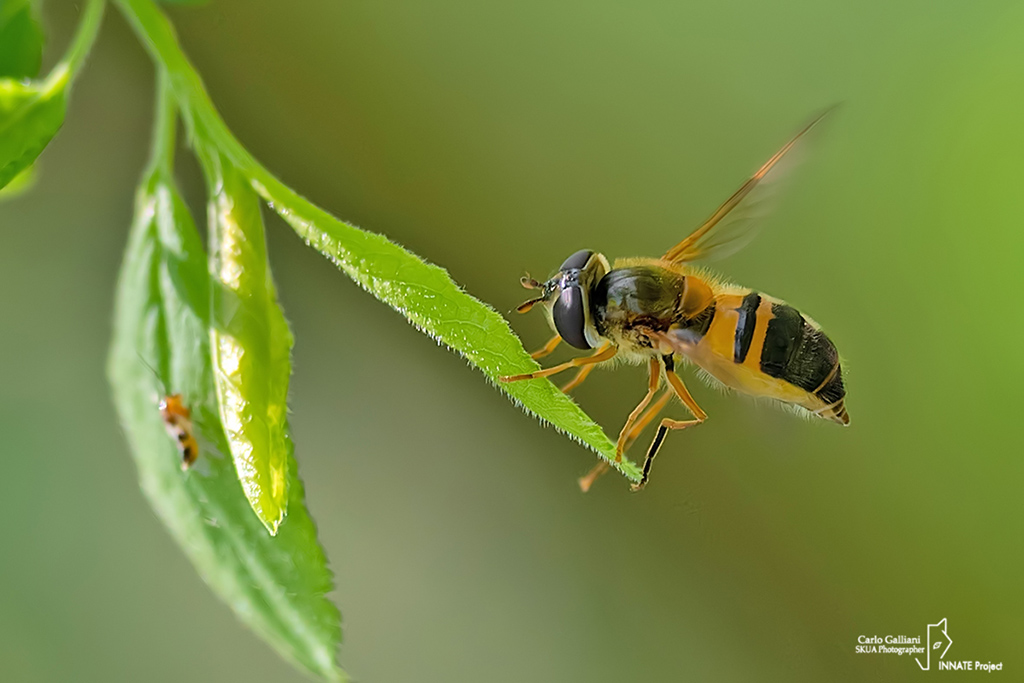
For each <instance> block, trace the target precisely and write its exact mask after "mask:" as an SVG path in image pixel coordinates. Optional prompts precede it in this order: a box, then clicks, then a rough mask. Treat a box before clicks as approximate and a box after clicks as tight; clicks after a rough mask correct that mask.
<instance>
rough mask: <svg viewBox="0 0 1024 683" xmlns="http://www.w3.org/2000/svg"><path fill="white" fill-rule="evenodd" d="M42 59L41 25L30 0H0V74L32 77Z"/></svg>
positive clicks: (36, 72) (37, 70) (17, 77)
mask: <svg viewBox="0 0 1024 683" xmlns="http://www.w3.org/2000/svg"><path fill="white" fill-rule="evenodd" d="M42 60H43V29H42V27H41V26H40V24H39V16H38V13H37V12H36V8H35V5H34V3H32V2H30V0H0V77H6V78H14V79H24V78H35V77H36V75H37V74H38V73H39V65H40V64H41V63H42Z"/></svg>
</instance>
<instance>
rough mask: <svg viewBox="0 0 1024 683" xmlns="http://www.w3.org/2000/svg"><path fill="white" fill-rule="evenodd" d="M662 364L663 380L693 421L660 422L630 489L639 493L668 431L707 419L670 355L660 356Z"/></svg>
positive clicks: (664, 420)
mask: <svg viewBox="0 0 1024 683" xmlns="http://www.w3.org/2000/svg"><path fill="white" fill-rule="evenodd" d="M661 361H662V363H663V364H664V366H665V378H666V379H667V380H668V383H669V385H671V387H672V390H673V392H674V393H675V395H676V396H678V397H679V400H680V401H682V402H683V403H684V404H685V405H686V407H687V408H688V409H689V410H690V412H691V413H693V416H694V419H693V420H673V419H671V418H667V417H666V418H665V419H663V420H662V421H661V424H660V425H659V426H658V432H657V433H656V434H655V435H654V441H652V442H651V446H650V448H648V449H647V457H646V458H644V470H643V475H642V476H641V477H640V483H639V484H633V485H632V486H631V487H630V488H632V489H633V490H634V491H639V490H640V489H642V488H643V487H644V486H646V485H647V481H648V480H649V479H650V477H651V465H652V464H654V456H656V455H658V450H659V449H660V448H661V444H662V442H664V441H665V436H666V435H667V434H668V430H670V429H686V428H687V427H692V426H693V425H699V424H700V423H701V422H703V421H704V420H706V419H707V418H708V414H707V413H705V412H704V411H703V409H701V407H700V406H699V405H697V402H696V401H694V400H693V396H691V395H690V392H689V390H687V388H686V385H685V384H683V380H681V379H679V375H677V374H676V373H675V360H674V359H673V358H672V356H671V355H666V356H662V359H661Z"/></svg>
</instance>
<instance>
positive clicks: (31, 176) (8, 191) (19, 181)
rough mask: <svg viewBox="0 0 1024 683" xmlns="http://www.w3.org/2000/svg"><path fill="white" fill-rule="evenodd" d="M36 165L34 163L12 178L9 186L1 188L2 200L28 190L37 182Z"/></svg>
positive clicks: (0, 197)
mask: <svg viewBox="0 0 1024 683" xmlns="http://www.w3.org/2000/svg"><path fill="white" fill-rule="evenodd" d="M36 175H37V174H36V165H35V164H32V165H31V166H29V167H28V168H26V169H25V170H23V171H22V172H21V173H19V174H18V175H16V176H14V177H13V178H11V181H10V182H9V183H7V186H6V187H4V188H3V189H0V201H3V200H5V199H11V198H12V197H17V196H18V195H20V194H23V193H25V192H28V191H29V190H31V189H32V186H33V185H35V184H36Z"/></svg>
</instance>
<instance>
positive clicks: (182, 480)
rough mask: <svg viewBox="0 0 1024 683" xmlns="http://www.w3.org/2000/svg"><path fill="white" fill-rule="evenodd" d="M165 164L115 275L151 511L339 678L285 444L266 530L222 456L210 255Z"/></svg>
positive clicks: (316, 557) (135, 435) (122, 366)
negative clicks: (275, 516) (189, 438)
mask: <svg viewBox="0 0 1024 683" xmlns="http://www.w3.org/2000/svg"><path fill="white" fill-rule="evenodd" d="M167 166H169V164H168V165H164V167H163V168H159V167H158V168H154V169H152V170H151V171H150V172H149V173H148V174H147V177H146V179H145V180H144V181H143V183H142V185H141V187H140V188H139V193H138V197H137V200H136V215H135V219H134V223H133V225H132V229H131V234H130V236H129V241H128V246H127V250H126V253H125V258H124V263H123V264H122V268H121V273H120V277H119V282H118V290H117V302H116V311H115V326H114V339H113V344H112V346H111V352H110V358H109V362H108V375H109V377H110V381H111V385H112V387H113V390H114V399H115V403H116V405H117V409H118V413H119V414H120V416H121V420H122V422H123V424H124V428H125V431H126V433H127V435H128V439H129V442H130V444H131V447H132V455H133V456H134V458H135V462H136V465H137V466H138V470H139V478H140V482H141V485H142V489H143V491H144V493H145V494H146V497H147V498H148V499H149V501H150V504H151V505H152V506H153V509H154V510H155V511H156V512H157V514H158V515H159V517H160V519H161V520H162V521H163V522H164V524H165V525H166V526H167V528H168V530H169V531H170V532H171V534H172V535H173V536H174V538H175V540H176V541H177V542H178V544H179V545H180V546H181V548H182V550H183V551H184V552H185V553H186V554H187V555H188V557H189V559H190V560H191V561H192V563H193V565H194V566H195V567H196V570H197V571H198V572H199V574H200V575H201V576H202V577H203V579H204V580H205V581H206V583H207V584H208V585H209V586H210V588H211V589H212V590H213V591H214V592H215V593H216V594H217V595H218V596H219V597H220V598H221V599H222V600H224V602H226V603H227V604H228V605H229V606H230V607H231V608H232V609H233V610H234V611H235V613H236V614H237V616H238V617H239V619H241V620H242V621H243V622H245V623H246V624H247V625H248V626H249V627H250V628H252V629H253V630H254V631H256V632H257V633H258V634H259V635H260V636H261V637H262V638H264V639H265V640H266V641H267V642H269V643H270V644H271V645H272V646H273V647H274V648H275V649H277V650H278V652H280V653H281V654H282V655H283V656H284V657H285V658H287V659H289V660H290V661H292V662H293V663H294V664H296V665H297V666H299V667H300V668H302V669H304V670H306V671H308V672H309V673H311V674H313V675H315V676H318V677H320V678H322V679H325V680H331V681H340V680H345V678H346V677H345V675H344V673H343V672H342V671H341V670H340V669H339V668H338V666H337V664H336V661H335V657H336V653H337V649H338V646H339V645H340V642H341V627H340V616H339V614H338V610H337V608H336V607H335V606H334V605H333V604H332V603H331V602H330V601H329V600H328V599H327V598H326V594H327V593H328V592H329V591H330V590H331V589H332V576H331V573H330V571H329V570H328V568H327V562H326V558H325V556H324V553H323V550H322V548H321V547H320V545H319V543H318V541H317V537H316V528H315V526H314V524H313V521H312V520H311V519H310V517H309V514H308V512H307V511H306V507H305V503H304V491H303V486H302V482H301V480H300V479H299V477H298V473H297V469H296V464H295V461H294V458H293V457H292V453H291V450H290V442H289V449H288V451H287V452H286V454H285V457H286V458H287V460H288V461H289V465H288V467H287V470H288V477H289V481H288V485H287V491H288V509H289V515H288V520H287V523H286V524H284V525H282V526H281V529H280V531H279V533H278V534H277V536H276V537H271V536H269V535H268V534H267V533H266V531H265V530H264V528H263V525H262V524H261V523H260V521H259V520H258V519H257V518H256V516H255V515H253V514H252V509H251V508H250V506H249V502H248V501H247V499H246V497H245V495H244V494H243V492H242V489H241V487H240V486H239V483H238V477H237V475H236V472H235V466H234V464H233V462H232V461H231V459H230V457H229V456H228V452H229V449H228V444H227V439H226V437H225V436H224V430H223V427H222V424H221V422H220V417H219V410H218V405H217V398H216V390H215V388H214V380H213V366H212V364H211V362H210V336H209V332H208V329H209V319H208V311H209V274H208V272H207V263H206V255H205V253H204V251H203V247H202V244H201V241H200V239H199V235H198V233H197V232H196V229H195V226H194V224H193V222H192V218H191V216H190V215H189V212H188V209H187V208H186V206H185V204H184V203H183V202H182V200H181V198H180V196H179V195H178V193H177V191H176V189H175V188H174V185H173V183H172V181H171V180H170V175H169V171H167V170H166V167H167ZM167 393H180V394H181V395H182V397H183V401H184V403H185V404H186V405H187V406H188V407H189V408H190V409H191V411H192V417H193V426H194V429H195V433H196V436H197V438H198V439H199V443H200V456H199V460H198V461H197V462H196V464H195V465H193V467H192V469H191V470H189V471H187V472H183V471H182V470H181V467H180V462H181V458H180V455H179V452H178V448H177V445H176V443H175V441H174V439H173V438H172V437H171V436H169V435H168V433H167V432H166V430H165V428H164V424H163V422H162V420H161V418H160V415H159V412H158V410H157V400H158V398H159V397H160V396H162V395H164V394H167Z"/></svg>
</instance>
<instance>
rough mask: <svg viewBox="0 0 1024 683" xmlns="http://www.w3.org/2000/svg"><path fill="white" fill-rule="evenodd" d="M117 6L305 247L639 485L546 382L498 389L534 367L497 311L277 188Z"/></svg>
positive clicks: (140, 6)
mask: <svg viewBox="0 0 1024 683" xmlns="http://www.w3.org/2000/svg"><path fill="white" fill-rule="evenodd" d="M116 2H117V4H118V5H119V6H120V7H121V9H122V11H123V12H124V15H125V17H126V18H127V19H128V22H129V23H130V24H131V25H132V27H133V28H134V29H135V31H136V32H137V33H138V35H139V37H140V38H141V39H142V41H143V42H144V44H145V45H146V48H147V49H148V50H149V51H150V53H151V54H152V55H153V58H154V59H155V60H156V61H157V62H158V63H159V64H160V65H161V66H162V68H166V69H167V70H168V72H169V74H170V78H171V82H172V87H173V88H174V95H175V97H176V98H177V101H178V103H179V104H180V105H181V107H182V112H183V119H184V120H185V123H186V125H187V126H188V127H189V130H190V132H191V134H192V136H193V138H194V139H196V140H197V141H201V144H203V145H206V146H209V147H210V148H216V149H217V150H219V151H220V152H221V153H222V154H224V155H226V156H227V157H228V158H229V159H230V160H231V162H233V163H234V165H235V167H236V168H237V169H238V170H239V171H241V172H242V173H243V174H244V175H245V176H246V177H248V178H249V179H250V180H251V181H252V184H253V187H254V188H255V189H256V191H257V192H258V193H259V194H260V195H261V196H262V197H263V198H264V199H265V200H267V202H269V203H270V205H271V207H272V208H273V209H274V210H275V211H277V212H278V213H279V214H280V215H281V216H282V217H283V218H284V219H285V220H286V221H287V222H288V223H289V224H290V225H291V226H292V228H294V229H295V231H296V232H297V233H298V234H299V235H301V236H302V237H303V238H304V239H305V240H306V241H307V242H308V243H309V244H310V245H311V246H313V247H314V248H315V249H317V250H318V251H320V252H321V253H322V254H324V255H325V256H327V257H328V258H330V259H331V260H332V261H334V262H335V263H336V264H337V265H338V267H339V268H341V269H342V270H343V271H344V272H345V273H346V274H348V275H349V276H350V277H352V279H354V280H355V281H356V282H358V283H359V284H361V285H362V286H363V287H364V288H365V289H366V290H367V291H369V292H370V293H372V294H373V295H374V296H376V297H377V298H379V299H380V300H381V301H384V302H386V303H387V304H389V305H390V306H392V307H393V308H394V309H395V310H397V311H399V312H400V313H401V314H402V315H404V316H406V317H407V318H408V319H409V320H410V322H412V323H413V324H414V325H416V326H417V327H418V328H419V329H421V330H423V331H424V332H425V333H427V334H429V335H430V336H432V337H433V338H434V339H436V340H438V341H439V342H441V343H443V344H445V345H446V346H448V347H449V348H451V349H453V350H455V351H456V352H458V353H460V354H462V355H463V356H465V357H466V358H468V359H469V360H470V362H472V363H473V364H474V365H476V366H477V367H479V368H480V369H481V370H482V371H483V372H484V374H485V375H486V376H487V377H488V378H489V379H490V380H491V381H493V382H495V383H496V384H497V386H498V387H499V388H500V389H501V391H503V392H505V393H506V394H507V395H508V396H510V397H511V398H512V400H513V401H514V402H516V403H517V404H518V405H520V406H521V407H522V408H523V409H524V410H526V411H527V412H529V413H531V414H533V415H535V416H537V417H539V418H540V419H541V420H543V421H545V422H548V423H550V424H551V425H553V426H554V427H555V428H556V429H558V430H559V431H561V432H563V433H565V434H567V435H568V436H570V437H571V438H573V439H576V440H577V441H579V442H580V443H582V444H584V445H586V446H587V447H588V448H590V449H592V450H593V451H594V452H596V453H598V454H599V455H600V456H601V457H603V458H605V459H606V460H608V461H610V462H611V463H612V464H613V466H614V467H615V468H616V469H618V470H619V472H621V473H622V474H623V475H625V476H626V477H627V478H629V479H631V480H632V481H639V480H640V469H639V468H638V467H637V466H636V464H635V463H633V462H630V461H629V460H625V459H623V460H622V461H620V462H618V463H615V462H614V459H615V445H614V444H613V443H612V442H611V441H610V440H609V439H608V437H607V435H605V433H604V431H603V430H602V429H601V428H600V427H599V426H598V425H597V424H596V423H595V422H594V421H593V420H591V419H590V418H589V417H588V416H587V415H586V413H584V412H583V411H582V410H581V409H580V408H579V406H577V405H576V404H575V403H574V402H573V401H572V399H570V398H569V397H568V396H566V395H565V394H563V393H562V392H561V391H559V390H558V388H557V387H556V386H555V385H554V384H552V383H551V382H550V381H548V380H546V379H539V380H531V381H528V382H517V383H512V384H505V383H501V382H499V381H498V380H499V378H500V377H501V376H503V375H514V374H520V373H526V372H531V371H533V370H536V369H537V368H539V367H540V366H539V365H538V364H537V363H536V362H535V361H534V360H533V359H532V358H530V356H529V354H528V353H527V352H526V350H525V349H524V348H523V346H522V343H521V342H520V341H519V338H518V337H516V336H515V334H513V333H512V330H511V328H510V327H509V326H508V323H507V322H506V321H505V319H504V318H502V317H501V315H500V314H498V312H497V311H495V310H494V309H493V308H491V307H490V306H488V305H487V304H485V303H483V302H481V301H480V300H478V299H476V298H474V297H473V296H471V295H469V294H467V293H466V292H465V291H463V290H462V288H461V287H459V286H458V285H457V284H456V283H455V282H454V281H452V279H451V277H449V275H448V273H447V272H446V271H445V270H444V269H443V268H440V267H438V266H436V265H433V264H430V263H427V262H426V261H423V260H422V259H420V258H419V257H418V256H416V255H415V254H413V253H411V252H409V251H406V250H405V249H403V248H402V247H400V246H398V245H397V244H394V243H393V242H390V241H389V240H388V239H387V238H386V237H384V236H383V235H378V234H374V233H371V232H367V231H364V230H361V229H359V228H356V227H354V226H351V225H348V224H346V223H344V222H342V221H340V220H338V219H337V218H335V217H333V216H331V215H330V214H329V213H327V212H326V211H324V210H323V209H320V208H319V207H317V206H315V205H313V204H312V203H310V202H309V201H307V200H306V199H304V198H302V197H300V196H299V195H298V194H297V193H295V192H294V191H293V190H292V189H290V188H289V187H287V186H286V185H284V184H283V183H281V182H280V181H279V180H278V179H277V178H275V177H274V175H273V174H272V173H270V172H269V171H267V170H266V169H265V168H263V166H261V165H260V164H259V162H257V161H256V160H255V159H253V158H252V156H251V155H250V154H249V152H248V151H247V150H246V149H245V148H244V147H242V145H241V144H240V143H239V142H238V140H236V139H235V137H234V136H233V135H232V134H231V131H230V130H228V128H227V126H226V125H225V124H224V121H223V120H222V119H221V118H220V115H219V114H218V113H217V110H216V109H215V108H214V106H213V103H212V102H211V101H210V97H209V95H208V94H207V93H206V90H205V88H204V87H203V83H202V79H201V78H200V77H199V74H197V73H196V71H195V69H194V68H193V67H192V65H191V64H190V63H189V61H188V58H187V57H186V56H185V54H184V53H183V52H182V50H181V46H180V45H179V44H178V40H177V38H176V37H175V35H174V31H173V29H172V28H171V25H170V23H169V22H168V21H167V17H166V16H164V14H163V13H162V12H161V11H160V10H159V8H157V7H156V5H154V4H153V2H152V0H116Z"/></svg>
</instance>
